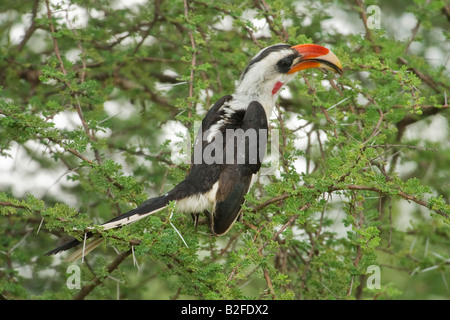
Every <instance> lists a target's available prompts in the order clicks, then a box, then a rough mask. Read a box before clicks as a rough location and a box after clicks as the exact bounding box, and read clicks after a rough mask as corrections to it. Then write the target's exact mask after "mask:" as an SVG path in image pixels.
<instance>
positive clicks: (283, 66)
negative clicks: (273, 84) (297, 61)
mask: <svg viewBox="0 0 450 320" xmlns="http://www.w3.org/2000/svg"><path fill="white" fill-rule="evenodd" d="M291 66H292V58H290V57H287V58H283V59H281V60H280V61H278V62H277V67H278V70H279V71H280V72H281V73H287V72H288V71H289V70H290V69H291Z"/></svg>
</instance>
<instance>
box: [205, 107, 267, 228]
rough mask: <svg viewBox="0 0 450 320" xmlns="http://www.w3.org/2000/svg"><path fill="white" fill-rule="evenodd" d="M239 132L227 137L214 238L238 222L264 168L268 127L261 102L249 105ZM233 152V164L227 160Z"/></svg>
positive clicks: (212, 226)
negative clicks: (243, 205) (253, 180)
mask: <svg viewBox="0 0 450 320" xmlns="http://www.w3.org/2000/svg"><path fill="white" fill-rule="evenodd" d="M240 129H242V130H239V129H238V130H236V131H235V132H236V134H235V135H233V136H228V137H227V138H226V143H225V148H224V149H225V150H224V154H225V155H224V161H225V164H224V165H223V166H222V170H221V172H220V177H219V188H218V191H217V195H216V206H215V209H214V212H213V213H212V219H211V220H212V221H211V229H212V231H213V233H214V234H215V235H222V234H224V233H226V232H227V231H228V230H229V229H230V228H231V227H232V226H233V224H234V223H235V222H236V220H237V218H238V216H239V213H240V211H241V206H242V204H243V203H244V200H245V199H244V196H245V195H246V194H247V192H248V190H249V188H250V184H251V180H252V177H253V175H254V174H256V173H257V172H258V171H259V169H260V167H261V162H262V158H263V156H264V152H265V150H266V145H267V130H268V125H267V117H266V113H265V111H264V108H263V107H262V105H261V104H260V103H259V102H256V101H253V102H251V103H250V105H249V106H248V108H247V110H246V112H245V115H244V117H243V120H242V125H241V127H240ZM230 146H232V147H230ZM227 149H228V151H227ZM230 152H232V153H233V156H232V158H233V159H232V161H230V159H228V158H227V157H229V156H230Z"/></svg>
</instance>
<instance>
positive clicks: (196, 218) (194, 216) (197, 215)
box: [191, 213, 200, 232]
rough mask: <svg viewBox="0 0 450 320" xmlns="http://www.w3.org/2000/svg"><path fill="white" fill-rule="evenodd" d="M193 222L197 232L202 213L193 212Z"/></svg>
mask: <svg viewBox="0 0 450 320" xmlns="http://www.w3.org/2000/svg"><path fill="white" fill-rule="evenodd" d="M191 217H192V222H193V223H194V227H195V231H196V232H197V226H198V222H199V219H200V213H191Z"/></svg>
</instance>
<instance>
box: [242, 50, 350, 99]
mask: <svg viewBox="0 0 450 320" xmlns="http://www.w3.org/2000/svg"><path fill="white" fill-rule="evenodd" d="M311 68H324V69H329V70H332V71H334V72H336V73H339V74H342V66H341V63H340V61H339V59H338V58H337V57H336V55H335V54H334V53H333V52H331V51H330V50H329V49H327V48H325V47H322V46H319V45H317V44H300V45H296V46H290V45H287V44H276V45H272V46H269V47H267V48H265V49H262V50H261V51H260V52H259V53H258V54H257V55H256V56H255V57H254V58H253V59H252V60H251V61H250V63H249V64H248V65H247V67H246V68H245V70H244V72H243V73H242V75H241V78H240V80H239V83H238V85H237V88H236V92H237V93H242V94H247V95H251V96H259V97H265V98H266V100H272V102H273V101H274V99H276V97H277V96H278V93H279V90H280V89H281V87H282V86H283V85H284V84H286V83H287V82H289V81H290V80H291V79H293V78H294V77H295V75H296V74H297V72H298V71H301V70H305V69H311ZM268 97H271V98H272V99H267V98H268Z"/></svg>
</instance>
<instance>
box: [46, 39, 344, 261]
mask: <svg viewBox="0 0 450 320" xmlns="http://www.w3.org/2000/svg"><path fill="white" fill-rule="evenodd" d="M310 68H324V69H330V70H332V71H334V72H336V73H338V74H342V66H341V63H340V62H339V59H338V58H337V57H336V55H334V54H333V53H332V52H331V51H330V50H329V49H327V48H325V47H322V46H319V45H315V44H301V45H296V46H291V45H287V44H276V45H272V46H269V47H267V48H265V49H262V50H261V51H260V52H259V53H258V54H257V55H256V56H255V57H254V58H253V59H252V60H251V61H250V63H249V64H248V65H247V67H246V68H245V70H244V72H243V73H242V75H241V77H240V79H239V81H238V83H237V86H236V90H235V92H234V93H233V94H231V95H226V96H224V97H222V98H220V99H219V100H218V101H217V102H216V103H215V104H214V105H213V106H212V107H211V109H210V110H209V111H208V112H207V114H206V115H205V117H204V119H203V121H202V126H201V130H200V131H199V132H198V135H197V139H196V144H195V146H194V155H193V161H192V166H191V169H190V171H189V173H188V174H187V176H186V178H185V179H184V180H183V181H181V182H180V183H179V184H178V185H176V186H175V187H174V188H173V189H172V190H171V191H169V192H168V193H166V194H165V195H162V196H159V197H156V198H152V199H149V200H147V201H145V202H144V203H142V205H140V206H139V207H137V208H136V209H134V210H131V211H129V212H127V213H125V214H123V215H121V216H119V217H116V218H114V219H112V220H110V221H108V222H106V223H104V224H102V225H101V227H103V229H104V230H106V229H112V228H117V227H121V226H123V225H127V224H130V223H133V222H136V221H138V220H140V219H142V218H145V217H147V216H149V215H151V214H153V213H155V212H158V211H160V210H162V209H164V208H165V207H167V206H168V205H169V203H170V202H171V201H175V206H176V210H177V211H179V212H185V213H191V214H192V215H193V217H194V222H196V221H197V219H198V215H199V214H200V213H207V216H208V217H209V219H208V221H209V224H210V229H211V232H212V233H213V234H214V235H216V236H220V235H223V234H225V233H226V232H227V231H228V230H230V228H231V227H232V226H233V224H234V223H235V222H236V220H237V219H238V218H239V216H240V214H241V206H242V204H243V203H244V196H245V195H246V194H247V192H248V191H249V190H250V188H251V185H252V183H253V180H254V178H255V177H256V175H257V173H258V171H259V169H260V167H261V161H262V156H263V154H264V152H265V148H266V141H267V130H268V119H269V117H270V115H271V113H272V109H273V106H274V105H275V102H276V100H277V98H278V96H279V93H280V89H281V88H282V86H283V85H285V84H286V83H288V82H289V81H290V80H292V79H293V78H294V77H295V75H296V73H297V72H298V71H300V70H305V69H310ZM230 132H232V133H236V132H240V133H243V134H241V136H240V135H238V134H234V135H233V134H231V135H229V134H228V133H230ZM249 132H250V133H251V134H250V133H249ZM240 138H243V139H240ZM91 236H93V234H91V233H88V234H87V237H91ZM101 241H102V238H101V237H97V238H96V239H95V240H93V241H92V242H91V243H90V244H88V245H87V246H86V247H85V248H83V254H87V253H88V252H89V251H91V250H92V249H94V248H95V247H96V246H98V244H100V243H101ZM78 244H80V241H78V240H77V239H73V240H71V241H69V242H67V243H65V244H63V245H61V246H59V247H57V248H56V249H54V250H51V251H49V252H48V253H46V254H47V255H51V254H55V253H58V252H61V251H65V250H68V249H70V248H72V247H75V246H76V245H78ZM77 257H79V255H78V256H77Z"/></svg>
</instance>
